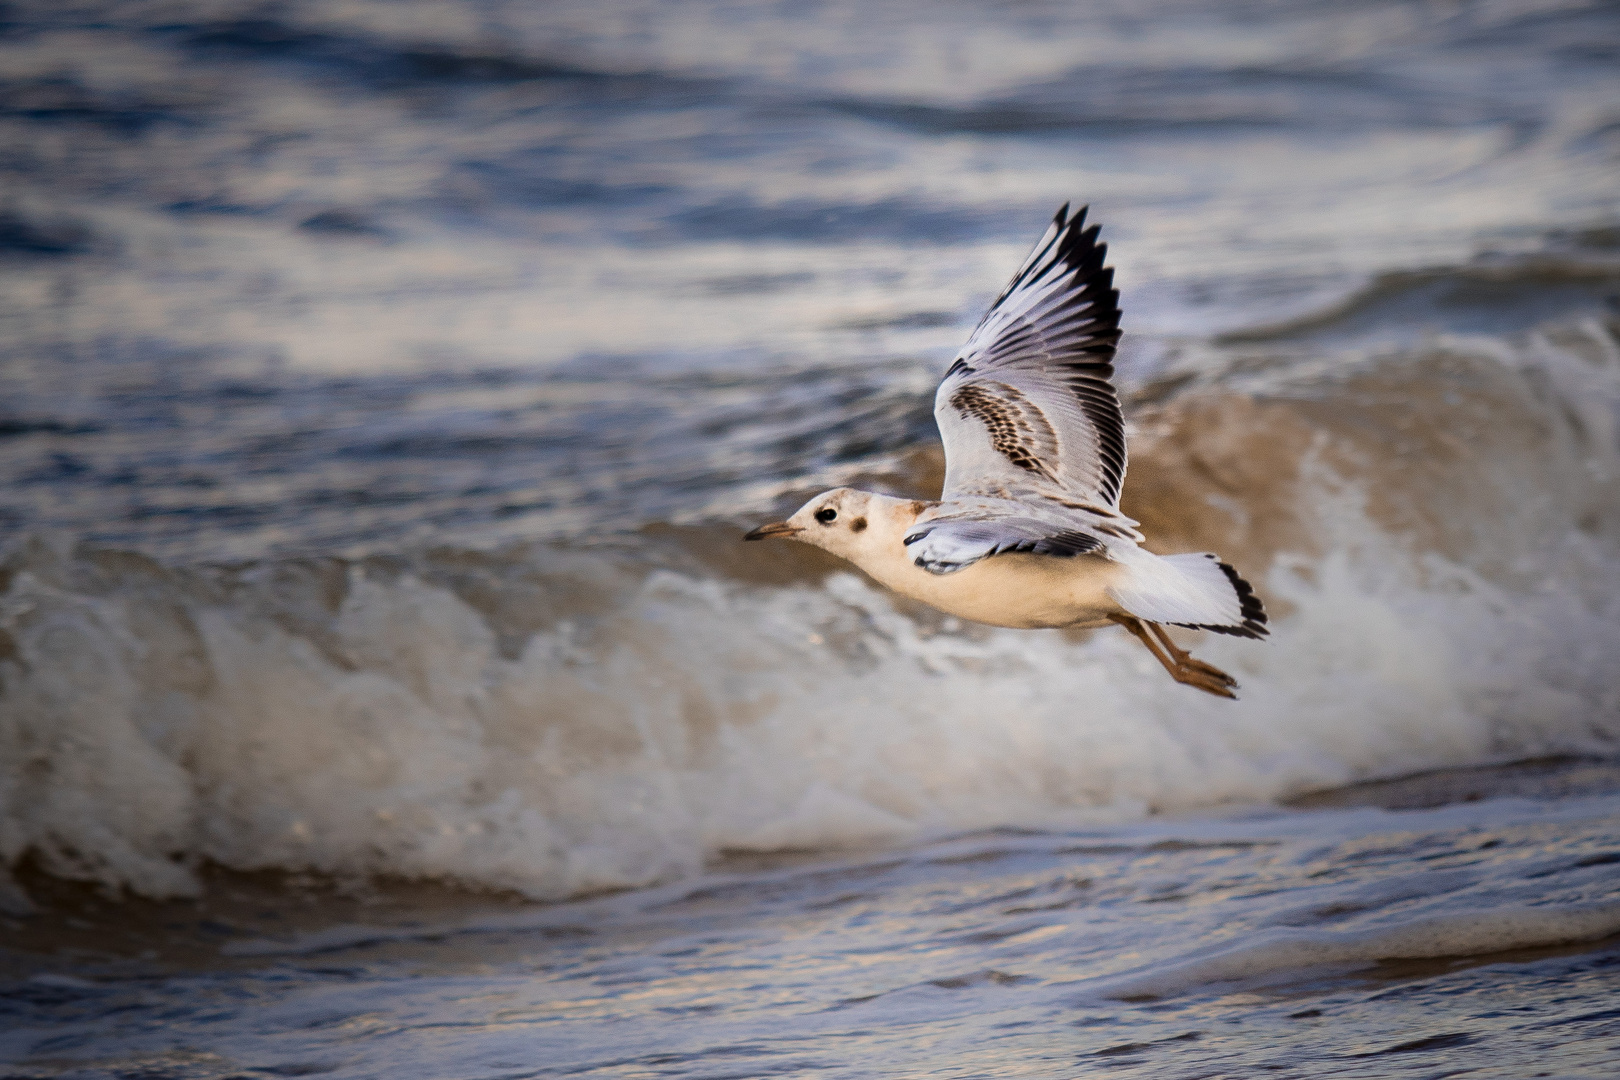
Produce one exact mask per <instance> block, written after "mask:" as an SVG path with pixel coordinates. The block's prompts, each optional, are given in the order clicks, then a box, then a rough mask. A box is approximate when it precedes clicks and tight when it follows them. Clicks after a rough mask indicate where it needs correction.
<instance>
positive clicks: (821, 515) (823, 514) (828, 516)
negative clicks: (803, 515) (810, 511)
mask: <svg viewBox="0 0 1620 1080" xmlns="http://www.w3.org/2000/svg"><path fill="white" fill-rule="evenodd" d="M837 518H838V511H836V510H834V509H833V508H832V507H830V506H823V507H822V508H821V509H820V510H817V511H816V520H817V521H819V522H821V523H822V524H823V525H831V524H832V523H833V522H834V521H835V520H837Z"/></svg>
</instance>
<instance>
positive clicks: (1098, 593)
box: [883, 554, 1124, 630]
mask: <svg viewBox="0 0 1620 1080" xmlns="http://www.w3.org/2000/svg"><path fill="white" fill-rule="evenodd" d="M907 569H908V570H909V571H910V572H909V573H903V574H897V575H895V576H896V578H898V580H892V581H884V582H883V583H884V584H885V585H888V586H889V587H890V588H892V589H894V590H895V591H896V592H898V593H902V594H904V595H906V596H909V597H911V598H912V599H915V600H921V601H922V602H923V603H925V604H928V605H929V606H931V607H935V608H938V609H939V610H940V611H943V612H945V613H946V614H947V615H955V616H957V617H958V618H962V619H971V620H973V621H974V622H981V623H988V624H990V625H991V626H1008V627H1013V628H1016V629H1020V630H1031V629H1037V628H1041V627H1056V626H1087V625H1100V624H1103V623H1105V622H1107V620H1108V616H1109V615H1111V614H1115V613H1117V612H1120V611H1122V610H1123V609H1122V608H1121V607H1120V606H1119V604H1118V602H1116V601H1115V600H1114V599H1113V598H1112V597H1111V596H1109V595H1108V592H1107V587H1108V585H1109V584H1110V583H1111V582H1112V581H1113V580H1114V579H1115V578H1116V577H1118V576H1119V575H1120V574H1121V573H1123V572H1124V567H1122V566H1120V565H1119V564H1118V563H1116V562H1113V561H1111V560H1109V559H1105V558H1102V557H1101V556H1097V555H1076V556H1072V557H1070V558H1059V557H1056V556H1051V555H1023V554H1011V555H996V556H992V557H990V558H988V559H981V560H980V561H979V562H976V563H974V564H972V565H971V566H967V567H964V568H963V569H961V570H958V571H956V572H955V573H951V574H931V573H929V572H928V571H926V570H924V569H922V568H921V567H916V566H908V567H907Z"/></svg>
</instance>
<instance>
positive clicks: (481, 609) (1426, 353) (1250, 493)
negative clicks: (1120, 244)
mask: <svg viewBox="0 0 1620 1080" xmlns="http://www.w3.org/2000/svg"><path fill="white" fill-rule="evenodd" d="M1250 359H1251V361H1252V363H1250V364H1249V367H1248V368H1247V369H1245V370H1247V371H1248V373H1247V374H1244V373H1243V372H1241V371H1240V372H1239V373H1238V374H1234V375H1232V376H1231V377H1229V378H1226V379H1224V380H1223V381H1221V382H1220V383H1218V384H1209V385H1203V386H1200V387H1196V388H1184V389H1183V390H1181V391H1180V392H1170V391H1168V390H1164V392H1162V393H1156V392H1155V391H1154V389H1153V388H1152V387H1149V388H1147V389H1146V390H1145V391H1144V392H1143V393H1142V394H1141V395H1140V397H1141V401H1142V404H1140V405H1139V407H1138V409H1137V410H1136V412H1135V418H1134V419H1135V426H1136V431H1135V433H1134V436H1133V437H1134V442H1133V461H1132V473H1131V480H1130V483H1129V485H1128V493H1129V496H1130V499H1131V500H1132V501H1130V502H1128V504H1127V510H1129V511H1130V512H1131V513H1133V514H1134V515H1135V516H1137V517H1138V518H1140V519H1141V520H1142V521H1143V522H1144V525H1145V527H1146V529H1147V530H1148V534H1149V535H1150V536H1151V537H1153V538H1154V540H1155V542H1156V546H1157V547H1158V548H1159V549H1160V550H1188V549H1193V550H1197V549H1202V548H1205V547H1211V548H1214V549H1216V550H1219V551H1221V552H1222V553H1223V554H1224V555H1226V556H1227V557H1228V558H1230V559H1232V560H1233V561H1234V562H1236V563H1237V564H1238V565H1239V566H1240V567H1241V568H1242V569H1243V570H1244V571H1245V573H1246V575H1247V576H1248V577H1249V578H1250V579H1251V580H1253V581H1255V583H1256V584H1257V586H1258V587H1259V588H1260V590H1261V591H1262V592H1263V594H1264V595H1265V597H1266V599H1267V601H1268V604H1269V605H1270V607H1271V609H1272V610H1273V612H1274V615H1275V616H1276V618H1275V623H1274V626H1275V634H1274V636H1273V638H1272V639H1271V640H1270V641H1269V642H1267V643H1264V644H1256V643H1251V642H1244V641H1233V640H1226V639H1215V638H1209V639H1206V640H1204V641H1203V642H1201V643H1200V644H1199V646H1198V648H1199V651H1200V654H1201V655H1205V656H1207V657H1208V658H1209V659H1210V660H1211V661H1213V662H1214V663H1216V664H1218V665H1220V666H1221V667H1223V668H1226V669H1228V670H1231V671H1232V672H1234V674H1236V675H1237V676H1238V678H1239V679H1240V680H1241V682H1242V683H1243V690H1242V697H1243V700H1242V701H1241V702H1239V703H1237V704H1235V705H1234V704H1231V703H1228V702H1225V701H1219V700H1216V699H1214V698H1207V697H1204V696H1201V695H1198V694H1195V693H1193V692H1191V691H1189V690H1188V689H1186V688H1184V687H1181V686H1177V685H1175V684H1173V683H1171V682H1170V680H1168V679H1166V678H1165V677H1164V676H1163V673H1162V672H1161V671H1159V670H1158V668H1157V667H1156V665H1155V664H1154V662H1153V661H1152V659H1151V658H1150V657H1149V656H1148V654H1147V653H1146V652H1145V651H1143V650H1142V649H1141V648H1140V646H1138V645H1137V644H1136V643H1135V642H1134V641H1132V640H1130V639H1129V638H1128V637H1127V636H1126V635H1123V634H1115V633H1108V632H1098V633H1095V634H1079V633H1065V632H1060V631H1042V632H1023V631H1003V630H992V629H987V628H982V627H972V626H963V625H959V624H957V623H955V622H953V621H952V620H948V619H942V618H940V617H938V616H937V615H934V614H932V613H930V612H926V611H922V610H918V609H915V608H913V607H911V606H908V605H905V604H903V603H902V602H898V601H896V600H895V599H893V598H892V597H890V596H889V595H887V594H885V593H883V592H881V591H879V590H877V589H875V588H874V587H873V586H871V585H870V584H868V583H867V582H865V581H864V580H862V579H861V578H859V577H858V576H856V575H853V574H851V573H847V572H844V571H841V570H838V569H836V568H834V567H831V566H829V565H828V564H826V563H823V562H819V561H817V556H815V555H814V553H808V554H800V555H794V554H793V553H790V552H788V551H787V549H785V548H781V547H778V548H775V549H773V550H768V551H761V550H758V548H763V547H765V545H759V546H757V547H756V546H754V545H750V546H749V547H748V548H746V549H744V548H742V547H741V546H740V545H735V544H734V536H735V534H734V532H733V531H732V530H731V529H730V528H729V527H727V528H724V529H720V528H709V527H702V528H699V527H690V528H672V527H666V528H661V529H653V530H648V531H646V532H644V533H643V534H641V535H640V537H639V538H637V539H636V540H635V541H634V542H627V543H625V544H623V545H620V546H618V547H602V546H596V547H588V546H586V547H582V546H573V547H570V546H566V545H530V546H518V547H511V548H507V549H503V550H500V551H496V552H471V551H464V550H453V549H437V550H427V551H417V552H410V553H402V554H395V555H376V556H372V557H368V558H362V559H351V560H343V559H336V558H302V559H296V558H282V559H267V560H262V561H258V562H251V563H243V564H237V565H230V566H218V565H212V566H210V565H178V566H176V565H163V564H160V563H158V562H155V561H153V560H151V559H149V558H147V557H145V556H141V555H137V554H134V553H131V552H126V551H117V550H108V549H97V548H92V547H87V546H74V545H73V544H71V543H70V542H67V541H62V540H52V539H51V538H49V537H40V536H35V537H32V538H29V539H26V540H23V541H20V542H18V543H16V544H14V545H13V547H12V548H11V549H10V551H9V552H8V553H7V554H6V556H5V560H4V564H3V570H0V683H3V687H0V865H5V866H12V867H16V866H17V865H19V864H25V865H33V866H37V867H39V868H41V869H44V870H46V871H48V872H50V873H53V874H57V875H61V876H66V877H70V878H78V879H83V880H87V881H93V882H98V883H100V884H102V885H104V886H107V887H109V888H114V889H119V888H122V889H129V890H132V891H134V892H137V893H141V894H145V895H149V896H173V895H185V894H188V893H191V892H194V891H195V890H196V889H197V887H198V886H197V878H196V876H195V872H196V870H197V869H198V868H199V867H200V866H201V865H203V864H204V863H208V862H211V863H215V864H219V865H223V866H225V867H230V868H235V869H241V870H250V869H282V870H314V871H319V872H324V873H330V874H334V875H340V876H347V875H368V874H378V875H390V876H407V877H435V878H444V879H449V880H452V881H455V882H459V883H463V884H466V885H469V886H473V887H483V888H498V889H513V890H517V891H520V892H522V893H524V894H527V895H530V896H534V897H563V896H569V895H578V894H582V893H587V892H591V891H595V890H602V889H609V888H615V887H623V886H636V885H643V884H647V883H650V882H653V881H656V880H659V879H667V878H670V877H673V876H678V875H681V874H685V873H689V872H692V871H694V870H695V869H697V868H699V867H700V866H701V865H702V864H703V863H704V862H705V860H709V859H712V858H714V857H715V856H716V855H718V854H720V853H724V852H728V851H737V850H748V851H759V850H781V849H808V848H824V847H834V846H841V845H844V846H847V845H871V844H884V843H890V842H894V841H897V840H903V839H906V838H909V837H914V836H918V835H928V834H938V833H939V832H941V831H946V830H954V829H971V828H977V827H984V826H991V825H1003V824H1049V823H1053V822H1073V821H1077V820H1081V821H1083V820H1092V821H1095V820H1113V819H1120V818H1128V817H1133V816H1138V815H1142V814H1147V813H1152V812H1158V811H1175V810H1178V809H1183V808H1189V807H1195V806H1204V805H1210V804H1216V803H1223V802H1235V803H1252V802H1263V801H1266V800H1272V799H1277V798H1281V797H1285V796H1289V795H1294V794H1298V793H1300V792H1303V791H1307V790H1311V789H1314V788H1322V787H1328V786H1332V785H1337V784H1343V783H1346V782H1350V781H1355V780H1361V779H1367V778H1374V777H1381V776H1391V775H1396V774H1400V773H1407V772H1411V771H1414V770H1416V769H1421V768H1433V767H1445V766H1454V765H1463V764H1472V763H1480V762H1487V761H1503V760H1513V759H1516V758H1523V757H1529V756H1535V755H1543V754H1550V753H1605V752H1612V751H1613V749H1614V746H1615V742H1616V740H1617V739H1620V679H1617V678H1616V675H1615V671H1614V665H1613V657H1614V656H1615V655H1616V653H1617V652H1620V610H1617V608H1620V602H1617V600H1616V598H1615V596H1614V590H1613V588H1612V583H1613V581H1614V580H1615V579H1616V575H1617V573H1620V498H1616V495H1617V494H1620V492H1617V485H1620V451H1617V438H1616V431H1617V428H1616V415H1617V414H1616V405H1617V403H1620V348H1617V346H1616V342H1615V336H1614V332H1613V328H1612V327H1610V326H1608V325H1607V324H1604V323H1602V322H1601V321H1597V320H1592V319H1587V320H1585V321H1581V320H1575V321H1570V322H1566V323H1563V324H1559V325H1558V326H1555V327H1552V328H1550V329H1546V330H1544V331H1541V332H1537V333H1535V334H1532V335H1530V336H1528V337H1526V338H1524V339H1523V340H1521V341H1520V342H1519V343H1518V344H1516V345H1511V346H1510V345H1507V344H1504V343H1503V342H1502V341H1501V340H1500V339H1496V338H1484V337H1480V338H1468V337H1465V336H1452V337H1442V338H1435V339H1432V340H1429V341H1427V342H1425V343H1424V344H1423V345H1422V347H1421V348H1420V349H1417V350H1407V351H1391V352H1386V353H1382V354H1379V353H1376V352H1369V353H1368V354H1367V355H1365V356H1363V357H1362V358H1360V359H1359V360H1357V359H1347V360H1345V361H1344V362H1343V363H1341V364H1339V365H1337V366H1335V367H1334V368H1333V369H1332V370H1321V369H1316V368H1312V367H1311V366H1309V365H1304V366H1302V365H1297V364H1295V365H1293V366H1292V367H1291V368H1290V369H1289V370H1290V372H1291V373H1290V374H1286V375H1280V374H1277V373H1276V370H1275V369H1268V368H1267V367H1266V365H1265V364H1264V363H1263V359H1264V358H1263V356H1260V355H1259V354H1256V355H1255V356H1253V357H1251V358H1250ZM1268 372H1269V373H1268ZM1161 389H1162V388H1161ZM934 464H935V465H936V466H937V463H934ZM929 472H930V467H929V464H928V463H927V462H924V463H922V464H921V465H917V466H915V469H914V473H915V475H913V476H912V477H911V481H912V482H913V483H915V484H924V483H926V482H927V474H928V473H929ZM792 558H799V559H801V561H800V562H797V563H793V562H791V561H790V560H791V559H792ZM784 566H786V567H788V569H787V570H783V569H781V568H782V567H784Z"/></svg>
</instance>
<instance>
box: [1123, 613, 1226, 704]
mask: <svg viewBox="0 0 1620 1080" xmlns="http://www.w3.org/2000/svg"><path fill="white" fill-rule="evenodd" d="M1108 617H1109V618H1110V619H1112V620H1113V621H1114V622H1117V623H1119V625H1121V626H1123V627H1124V628H1125V629H1127V630H1129V631H1130V632H1131V633H1132V634H1133V635H1134V636H1135V637H1136V640H1138V641H1140V642H1141V643H1142V644H1143V645H1146V646H1147V648H1148V652H1150V653H1152V654H1153V658H1154V659H1155V660H1157V661H1158V662H1159V663H1161V664H1163V665H1164V670H1166V671H1168V672H1169V673H1170V677H1171V678H1172V679H1174V680H1176V682H1178V683H1185V684H1186V685H1188V686H1195V687H1197V688H1198V689H1200V690H1202V691H1204V692H1205V693H1206V694H1214V695H1215V696H1216V697H1223V698H1232V699H1236V698H1237V695H1236V694H1234V693H1232V690H1233V689H1234V688H1235V687H1236V686H1237V680H1236V679H1234V678H1232V676H1230V675H1228V674H1227V673H1226V672H1224V671H1222V670H1221V669H1220V668H1218V667H1215V666H1214V665H1212V664H1206V663H1204V662H1203V661H1202V660H1196V659H1194V658H1193V656H1192V654H1191V653H1189V652H1187V651H1186V650H1185V649H1179V648H1177V647H1176V644H1175V642H1173V641H1171V640H1170V635H1169V634H1166V633H1165V632H1164V628H1163V627H1162V626H1160V625H1159V624H1158V623H1153V622H1148V621H1147V620H1146V619H1138V618H1136V617H1135V616H1134V615H1110V616H1108ZM1150 629H1151V632H1149V631H1150ZM1155 638H1156V639H1157V640H1155ZM1161 643H1162V645H1163V648H1160V645H1161Z"/></svg>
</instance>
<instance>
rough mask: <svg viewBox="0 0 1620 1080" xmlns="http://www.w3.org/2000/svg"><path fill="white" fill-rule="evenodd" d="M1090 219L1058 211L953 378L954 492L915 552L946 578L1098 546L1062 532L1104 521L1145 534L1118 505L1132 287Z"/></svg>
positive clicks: (949, 403) (960, 357)
mask: <svg viewBox="0 0 1620 1080" xmlns="http://www.w3.org/2000/svg"><path fill="white" fill-rule="evenodd" d="M1085 218H1086V209H1085V208H1084V207H1082V208H1081V209H1080V211H1079V212H1078V213H1076V214H1074V215H1073V216H1072V217H1071V216H1069V208H1068V206H1067V205H1066V204H1065V205H1064V207H1063V209H1061V210H1059V211H1058V212H1057V215H1056V216H1055V217H1053V219H1052V224H1051V226H1050V227H1049V228H1048V229H1047V230H1046V235H1045V236H1043V237H1041V241H1040V243H1038V244H1036V245H1035V250H1034V251H1033V252H1031V253H1030V256H1029V258H1028V259H1026V260H1025V261H1024V265H1023V266H1022V267H1020V268H1019V270H1018V273H1016V274H1014V275H1013V279H1012V281H1010V282H1009V283H1008V284H1007V287H1006V288H1005V289H1003V290H1002V293H1001V295H1000V296H998V297H997V298H996V301H995V303H993V304H991V305H990V310H989V311H988V312H986V313H985V316H984V318H983V319H981V320H980V321H979V325H978V326H977V327H976V328H975V329H974V331H973V334H972V335H971V336H970V337H969V338H968V340H967V344H966V345H964V346H963V347H962V351H961V352H960V353H958V354H957V357H956V361H955V362H954V363H953V364H951V366H950V369H949V370H948V371H946V373H945V379H944V381H943V382H941V383H940V385H939V391H938V392H937V393H936V394H935V396H934V419H935V420H936V421H937V422H938V424H939V431H940V436H941V437H942V438H943V440H944V443H945V490H944V493H943V495H942V496H941V499H942V501H941V503H940V504H939V505H938V506H936V507H934V508H932V509H931V510H929V511H926V512H925V513H924V514H922V515H921V516H920V517H919V519H918V523H917V524H918V529H915V530H913V532H912V536H918V533H919V532H921V531H922V530H923V529H929V532H927V533H926V534H925V535H923V536H918V539H917V540H915V541H913V542H912V543H911V544H910V545H909V546H908V550H909V551H910V552H911V554H912V555H913V557H914V559H915V561H916V562H917V564H918V565H919V566H924V567H927V568H928V569H930V570H933V571H934V572H936V573H946V572H949V571H950V570H953V569H957V568H959V567H962V566H966V565H968V564H969V563H971V562H976V561H977V560H978V559H982V558H985V557H986V556H989V555H995V554H1000V553H1002V552H1006V551H1032V552H1035V553H1038V554H1054V555H1073V554H1078V553H1080V552H1081V551H1089V550H1096V549H1099V548H1101V547H1103V546H1104V543H1105V541H1103V540H1101V539H1097V541H1096V543H1095V544H1093V545H1090V546H1086V545H1079V544H1077V543H1075V542H1074V541H1073V540H1072V539H1070V540H1063V539H1060V538H1061V537H1065V536H1069V537H1072V536H1073V535H1075V532H1076V530H1084V531H1087V532H1090V531H1091V530H1092V529H1093V527H1094V526H1096V525H1098V524H1099V523H1102V532H1103V533H1104V534H1106V535H1114V536H1120V537H1122V538H1124V537H1127V536H1128V537H1129V538H1132V539H1135V538H1136V534H1135V532H1134V525H1135V523H1134V522H1132V521H1130V520H1129V519H1126V518H1124V517H1122V516H1121V515H1120V514H1119V513H1118V510H1117V507H1118V505H1119V490H1120V485H1121V484H1122V483H1123V482H1124V480H1125V423H1124V417H1123V416H1122V414H1121V412H1120V407H1119V398H1118V396H1117V395H1116V394H1115V393H1114V387H1113V384H1112V383H1111V382H1110V381H1109V380H1110V379H1111V378H1112V377H1113V374H1114V367H1113V360H1114V347H1115V345H1116V343H1117V342H1118V341H1119V291H1118V290H1117V289H1115V288H1114V272H1113V270H1112V269H1111V268H1109V267H1106V266H1104V265H1103V261H1104V259H1105V258H1106V257H1107V254H1108V247H1107V245H1106V244H1100V243H1098V242H1097V233H1098V231H1099V230H1098V226H1096V225H1093V226H1091V227H1090V228H1085V227H1084V225H1085ZM1109 522H1115V523H1117V524H1113V525H1110V524H1108V523H1109ZM947 525H948V526H949V527H947ZM970 525H971V526H972V527H971V528H970V527H968V526H970ZM930 527H931V528H930ZM1110 530H1115V531H1112V532H1110ZM1032 531H1035V532H1036V533H1037V535H1033V536H1032V535H1030V534H1031V532H1032Z"/></svg>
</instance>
